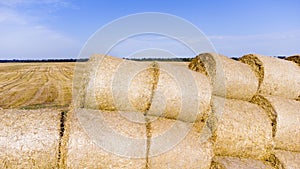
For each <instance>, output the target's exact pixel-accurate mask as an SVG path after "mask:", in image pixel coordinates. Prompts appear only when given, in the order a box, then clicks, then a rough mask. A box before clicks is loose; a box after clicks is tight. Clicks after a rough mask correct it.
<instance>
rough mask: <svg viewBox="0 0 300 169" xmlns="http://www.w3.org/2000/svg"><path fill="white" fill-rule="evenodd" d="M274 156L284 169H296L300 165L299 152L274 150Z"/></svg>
mask: <svg viewBox="0 0 300 169" xmlns="http://www.w3.org/2000/svg"><path fill="white" fill-rule="evenodd" d="M275 156H276V157H277V158H278V160H279V161H280V163H281V164H282V165H283V167H284V169H298V168H299V167H300V152H291V151H283V150H276V151H275Z"/></svg>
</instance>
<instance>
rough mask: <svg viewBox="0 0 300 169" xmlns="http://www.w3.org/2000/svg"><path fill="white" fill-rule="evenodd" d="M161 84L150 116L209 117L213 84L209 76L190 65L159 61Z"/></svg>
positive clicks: (187, 120) (155, 94) (192, 119)
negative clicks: (189, 67) (190, 67)
mask: <svg viewBox="0 0 300 169" xmlns="http://www.w3.org/2000/svg"><path fill="white" fill-rule="evenodd" d="M158 74H159V77H158V83H157V86H156V88H155V90H154V93H153V98H152V102H151V107H150V109H149V111H148V112H147V114H148V115H153V116H161V117H166V118H170V119H178V120H182V121H186V122H194V121H195V120H197V119H203V118H205V117H206V116H207V113H208V111H209V109H210V100H211V86H210V82H209V80H208V78H207V77H206V76H205V75H203V74H200V73H197V72H194V71H191V70H189V69H188V67H187V66H186V65H182V66H181V65H172V64H169V63H161V62H160V63H159V73H158Z"/></svg>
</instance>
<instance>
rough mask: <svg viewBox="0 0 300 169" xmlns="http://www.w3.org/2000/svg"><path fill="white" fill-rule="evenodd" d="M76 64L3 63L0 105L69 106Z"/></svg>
mask: <svg viewBox="0 0 300 169" xmlns="http://www.w3.org/2000/svg"><path fill="white" fill-rule="evenodd" d="M74 66H75V63H1V64H0V107H2V108H41V107H53V106H55V107H61V106H67V105H69V104H70V102H71V98H72V78H73V70H74Z"/></svg>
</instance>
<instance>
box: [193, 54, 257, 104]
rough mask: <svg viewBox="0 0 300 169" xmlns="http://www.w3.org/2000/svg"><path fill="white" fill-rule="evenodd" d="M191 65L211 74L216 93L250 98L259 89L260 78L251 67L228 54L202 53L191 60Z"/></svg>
mask: <svg viewBox="0 0 300 169" xmlns="http://www.w3.org/2000/svg"><path fill="white" fill-rule="evenodd" d="M189 67H190V69H192V70H195V71H198V72H204V73H205V72H206V74H208V75H209V77H210V79H211V83H212V86H213V94H214V95H217V96H221V97H226V98H231V99H241V100H250V99H251V98H252V97H253V96H254V95H255V94H256V92H257V90H258V83H259V79H258V78H257V77H256V75H255V73H254V72H253V71H252V70H251V68H250V67H249V66H248V65H246V64H244V63H241V62H238V61H235V60H233V59H230V58H228V57H226V56H223V55H220V54H214V53H204V54H200V55H198V56H197V57H196V58H194V59H193V60H192V61H191V63H190V64H189Z"/></svg>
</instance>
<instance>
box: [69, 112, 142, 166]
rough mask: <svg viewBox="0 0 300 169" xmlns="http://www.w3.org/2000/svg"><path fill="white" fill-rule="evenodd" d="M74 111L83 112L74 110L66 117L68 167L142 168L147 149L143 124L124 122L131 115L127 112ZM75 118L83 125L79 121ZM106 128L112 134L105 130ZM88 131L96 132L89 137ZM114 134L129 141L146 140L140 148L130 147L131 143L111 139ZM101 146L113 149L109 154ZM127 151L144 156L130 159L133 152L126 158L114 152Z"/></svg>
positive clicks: (115, 138) (105, 148) (89, 132)
mask: <svg viewBox="0 0 300 169" xmlns="http://www.w3.org/2000/svg"><path fill="white" fill-rule="evenodd" d="M76 111H82V112H76V113H75V112H74V110H73V111H71V112H69V114H68V121H69V125H70V130H69V139H68V143H67V152H68V153H67V157H66V159H67V162H66V167H67V168H124V169H125V168H128V169H129V168H138V169H139V168H145V166H146V146H147V145H146V127H145V124H143V123H138V122H131V121H130V120H127V119H126V118H125V117H130V115H128V114H127V113H126V112H108V111H97V110H87V109H78V110H76ZM80 113H82V114H80ZM85 113H86V114H85ZM136 114H138V113H136ZM78 117H79V118H80V119H81V120H84V121H85V122H84V121H81V120H79V118H78ZM140 120H141V119H140ZM97 125H102V127H100V128H99V127H98V128H97ZM107 127H108V129H110V130H111V131H110V130H107ZM91 130H95V131H94V133H92V134H91ZM114 134H117V135H118V136H124V137H126V138H128V139H129V140H130V139H141V140H145V141H144V144H143V145H131V144H130V142H129V144H128V142H126V143H125V142H122V140H120V139H118V137H114ZM107 135H108V136H109V137H108V136H107ZM96 137H98V138H96ZM95 138H96V139H98V140H95ZM99 139H100V141H101V139H102V142H99ZM132 144H133V142H132ZM103 145H106V146H109V147H110V148H111V147H114V148H115V149H114V151H113V152H112V151H110V150H108V149H107V147H106V146H103ZM126 149H127V150H128V149H129V150H132V151H137V152H136V153H141V154H145V156H144V157H143V158H131V157H129V156H130V154H132V152H127V153H128V156H126V155H124V154H123V155H120V154H116V153H115V152H120V151H121V152H122V150H124V151H125V150H126ZM138 151H139V152H138Z"/></svg>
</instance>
